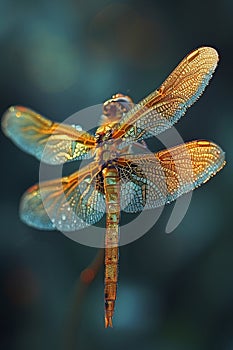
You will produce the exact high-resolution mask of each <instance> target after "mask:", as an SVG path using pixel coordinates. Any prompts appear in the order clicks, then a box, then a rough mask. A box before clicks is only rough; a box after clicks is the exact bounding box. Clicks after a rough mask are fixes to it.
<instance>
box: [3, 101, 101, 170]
mask: <svg viewBox="0 0 233 350" xmlns="http://www.w3.org/2000/svg"><path fill="white" fill-rule="evenodd" d="M2 129H3V131H4V133H5V134H6V136H8V137H9V138H10V139H11V140H12V141H13V142H14V143H15V144H16V145H17V146H19V147H20V148H21V149H22V150H23V151H25V152H27V153H29V154H32V155H33V156H35V157H36V158H38V159H39V160H43V161H44V162H45V163H48V164H62V163H64V162H67V161H72V160H76V159H83V158H88V157H91V156H93V152H92V151H94V147H95V139H94V136H92V135H90V134H88V133H87V132H84V131H78V130H76V129H75V128H73V127H72V126H69V125H65V124H58V123H54V122H52V121H50V120H48V119H46V118H44V117H42V116H41V115H40V114H38V113H36V112H34V111H32V110H30V109H28V108H25V107H20V106H16V107H10V108H9V109H8V110H7V111H6V112H5V114H4V116H3V119H2Z"/></svg>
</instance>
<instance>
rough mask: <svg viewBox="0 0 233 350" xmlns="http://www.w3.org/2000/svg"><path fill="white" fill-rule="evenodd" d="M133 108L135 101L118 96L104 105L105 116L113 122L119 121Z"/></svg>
mask: <svg viewBox="0 0 233 350" xmlns="http://www.w3.org/2000/svg"><path fill="white" fill-rule="evenodd" d="M132 107H133V101H132V100H131V98H130V97H128V96H124V95H122V94H117V95H114V96H113V97H112V99H110V100H108V101H106V102H105V103H104V105H103V114H104V115H105V116H106V117H108V118H109V119H111V120H119V119H120V118H121V117H122V116H123V114H124V113H127V112H128V111H129V110H130V109H131V108H132Z"/></svg>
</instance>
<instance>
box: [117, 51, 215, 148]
mask: <svg viewBox="0 0 233 350" xmlns="http://www.w3.org/2000/svg"><path fill="white" fill-rule="evenodd" d="M217 62H218V53H217V51H216V50H215V49H213V48H211V47H201V48H199V49H197V50H195V51H193V52H191V53H190V54H189V55H187V56H186V57H185V58H184V59H183V60H182V61H181V62H180V64H179V65H178V66H177V67H176V68H175V69H174V71H173V72H172V73H171V74H170V75H169V77H168V78H167V79H166V80H165V81H164V83H163V84H162V85H161V86H160V88H159V89H157V90H155V91H154V92H152V93H151V94H150V95H149V96H148V97H146V98H145V99H144V100H142V101H141V102H139V103H138V104H137V105H135V107H133V108H132V109H131V110H130V111H129V112H128V113H127V114H126V115H125V116H124V117H123V119H122V120H121V122H120V124H119V125H118V127H117V128H116V130H115V131H114V133H113V138H119V137H121V138H122V140H125V141H127V142H129V143H130V142H135V141H138V140H140V139H145V138H147V137H150V136H153V135H157V134H159V133H161V132H163V131H164V130H166V129H168V128H169V127H171V126H172V125H173V124H174V123H176V122H177V121H178V120H179V119H180V117H181V116H183V115H184V114H185V112H186V110H187V108H188V107H190V106H191V105H192V104H193V103H194V102H195V101H196V100H197V99H198V98H199V97H200V96H201V94H202V93H203V91H204V89H205V87H206V86H207V85H208V83H209V80H210V79H211V77H212V74H213V72H214V70H215V68H216V66H217Z"/></svg>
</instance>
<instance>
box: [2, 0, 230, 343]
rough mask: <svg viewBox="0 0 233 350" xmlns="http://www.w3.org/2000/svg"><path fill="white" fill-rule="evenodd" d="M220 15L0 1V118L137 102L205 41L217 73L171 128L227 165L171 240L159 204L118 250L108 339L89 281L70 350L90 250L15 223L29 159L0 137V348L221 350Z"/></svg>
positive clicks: (30, 172)
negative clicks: (157, 215)
mask: <svg viewBox="0 0 233 350" xmlns="http://www.w3.org/2000/svg"><path fill="white" fill-rule="evenodd" d="M232 17H233V3H232V1H231V0H222V1H220V2H217V1H205V0H202V1H200V0H196V1H195V2H187V1H184V0H178V1H172V0H167V1H132V0H128V1H108V0H99V1H95V0H86V1H83V0H80V1H74V0H67V1H65V0H63V1H46V0H40V1H37V2H36V1H34V2H33V1H29V0H19V1H16V0H15V1H13V0H0V72H1V75H0V93H1V99H0V101H1V103H0V112H1V114H2V113H3V112H4V110H6V108H7V107H8V106H10V105H14V104H21V105H25V106H27V107H31V108H33V109H34V110H37V111H39V112H41V113H43V114H44V115H46V116H49V117H50V118H51V119H54V120H59V121H62V120H64V119H65V118H66V117H68V116H69V115H71V114H72V113H74V112H76V111H78V110H80V109H82V108H84V107H87V106H90V105H94V104H97V103H101V102H102V101H104V100H106V99H108V98H109V97H110V96H111V95H112V94H113V93H115V92H118V91H121V92H124V93H127V94H130V95H131V96H132V97H133V99H134V100H135V101H139V100H140V99H141V98H142V97H144V96H145V95H147V94H148V93H149V92H151V91H152V90H153V89H155V88H156V87H157V86H158V85H159V84H160V83H161V82H162V81H163V79H164V78H165V77H166V76H167V75H168V74H169V73H170V71H171V70H172V69H173V68H174V67H175V65H176V64H177V63H178V62H179V60H180V59H181V58H183V56H184V55H186V54H187V53H188V52H189V51H190V50H192V49H194V48H196V47H198V46H202V45H210V46H213V47H215V48H217V49H218V51H219V53H220V64H219V68H218V69H217V72H216V73H215V76H214V79H213V80H212V82H211V85H210V87H209V88H208V89H207V91H206V92H205V94H204V95H203V97H202V98H201V99H200V100H199V102H198V103H196V105H195V106H194V107H192V108H191V109H190V110H189V112H188V113H187V115H186V117H184V118H183V119H182V120H181V121H180V122H179V124H177V129H178V131H179V132H180V134H181V135H182V137H183V138H184V140H186V141H188V140H192V139H196V138H197V139H198V138H202V139H203V138H205V139H210V140H213V141H215V142H216V143H218V144H219V145H221V147H222V148H223V149H224V150H225V151H226V158H227V161H228V164H227V166H226V167H225V168H224V170H223V171H222V172H221V173H219V174H218V175H217V176H216V177H214V178H213V179H211V181H210V182H208V183H207V184H206V185H204V186H203V187H201V188H199V189H198V190H196V191H195V193H194V195H193V198H192V202H191V206H190V208H189V211H188V213H187V215H186V217H185V219H184V220H183V222H182V223H181V225H180V226H179V227H178V228H177V229H176V230H175V232H173V233H172V234H171V235H166V234H165V233H164V228H165V226H166V222H167V218H168V217H169V214H170V213H171V210H172V206H169V207H167V208H166V209H165V210H164V212H163V215H162V217H161V219H160V220H159V222H158V223H157V224H156V225H155V226H154V227H153V229H151V231H150V232H149V233H147V234H146V235H145V236H143V238H141V239H140V240H138V241H136V242H134V243H132V244H130V245H128V246H124V247H122V248H121V252H120V254H121V256H120V282H119V291H118V300H117V305H116V313H115V318H114V326H115V327H114V328H113V329H107V330H105V329H104V328H103V270H101V271H100V274H99V275H98V277H97V279H96V280H95V281H94V283H93V284H92V285H91V287H90V288H89V291H88V293H87V295H86V298H85V300H83V301H82V302H81V303H82V313H81V314H80V315H79V318H80V319H79V322H78V321H77V326H76V327H75V326H74V325H73V326H72V327H73V329H74V334H75V337H74V338H75V341H74V343H73V344H74V345H69V346H68V343H69V339H68V338H69V337H68V338H67V337H65V335H64V334H67V329H66V328H67V325H70V321H71V319H72V318H71V316H70V314H71V313H70V310H71V309H74V307H77V304H78V302H77V300H76V301H74V297H73V291H74V289H75V285H76V283H77V280H78V278H79V274H80V272H81V271H82V270H83V269H84V268H85V267H86V266H87V265H88V264H89V263H90V261H91V260H92V259H93V258H94V256H95V255H96V252H97V250H96V249H94V248H89V247H86V246H81V245H79V244H77V243H75V242H73V241H71V240H69V239H68V238H66V237H65V236H64V235H62V234H61V233H58V232H50V233H48V232H40V231H37V230H34V229H31V228H29V227H27V226H26V225H24V224H22V223H21V222H20V220H19V217H18V204H19V200H20V196H21V195H22V193H23V192H24V191H25V190H26V188H27V187H29V186H30V185H32V184H33V183H35V182H37V181H38V169H39V163H38V162H37V161H36V160H35V159H33V158H32V157H30V156H28V155H27V154H25V153H23V152H21V151H20V150H19V149H17V148H16V147H15V146H14V145H13V144H12V143H11V142H10V141H9V140H8V139H6V138H5V137H4V136H3V134H1V137H0V142H1V146H0V150H1V151H0V155H1V173H0V174H1V200H0V218H1V231H0V232H1V242H0V279H1V292H0V305H1V306H0V310H1V311H0V312H1V327H0V330H1V334H0V341H1V345H0V348H1V349H17V350H21V349H23V350H29V349H35V350H37V349H45V350H47V349H50V350H51V349H80V350H89V349H96V348H98V349H103V350H106V349H110V348H111V349H112V350H115V349H119V348H126V347H128V348H129V349H135V350H141V349H145V350H152V349H159V350H187V349H188V350H196V349H198V350H201V349H205V350H206V349H218V350H220V349H221V350H222V349H223V350H232V349H233V316H232V314H233V271H232V267H233V235H232V194H233V177H232V163H233V156H232V149H233V138H232V130H233V122H232V79H233V74H232V73H233V72H232V70H233V68H232V67H233V64H232V62H233V35H232V33H233V26H232ZM80 124H82V122H81V121H80ZM74 305H76V306H74ZM77 312H78V313H80V308H79V307H78V311H77ZM70 318H71V319H70ZM75 322H76V320H74V323H75ZM72 327H71V328H70V326H68V328H69V329H72ZM71 333H72V332H71ZM74 334H73V335H72V334H71V336H74ZM71 343H72V342H70V344H71Z"/></svg>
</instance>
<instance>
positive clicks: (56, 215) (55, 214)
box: [20, 162, 105, 232]
mask: <svg viewBox="0 0 233 350" xmlns="http://www.w3.org/2000/svg"><path fill="white" fill-rule="evenodd" d="M98 173H99V165H98V164H97V163H96V162H93V163H91V164H90V165H87V166H85V167H83V168H82V169H81V170H79V171H77V172H75V173H73V174H72V175H70V176H66V177H63V178H61V179H56V180H51V181H46V182H42V183H40V184H37V185H34V186H32V187H31V188H29V189H28V190H27V191H26V193H25V194H24V195H23V197H22V200H21V204H20V217H21V219H22V221H23V222H25V223H26V224H28V225H29V226H33V227H35V228H38V229H44V230H55V229H58V230H61V231H67V232H68V231H76V230H79V229H82V228H85V227H87V226H89V225H92V224H94V223H96V222H97V221H99V220H100V219H101V218H102V216H103V215H104V213H105V197H104V195H103V193H102V191H101V190H100V187H101V183H100V182H99V181H98Z"/></svg>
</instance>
